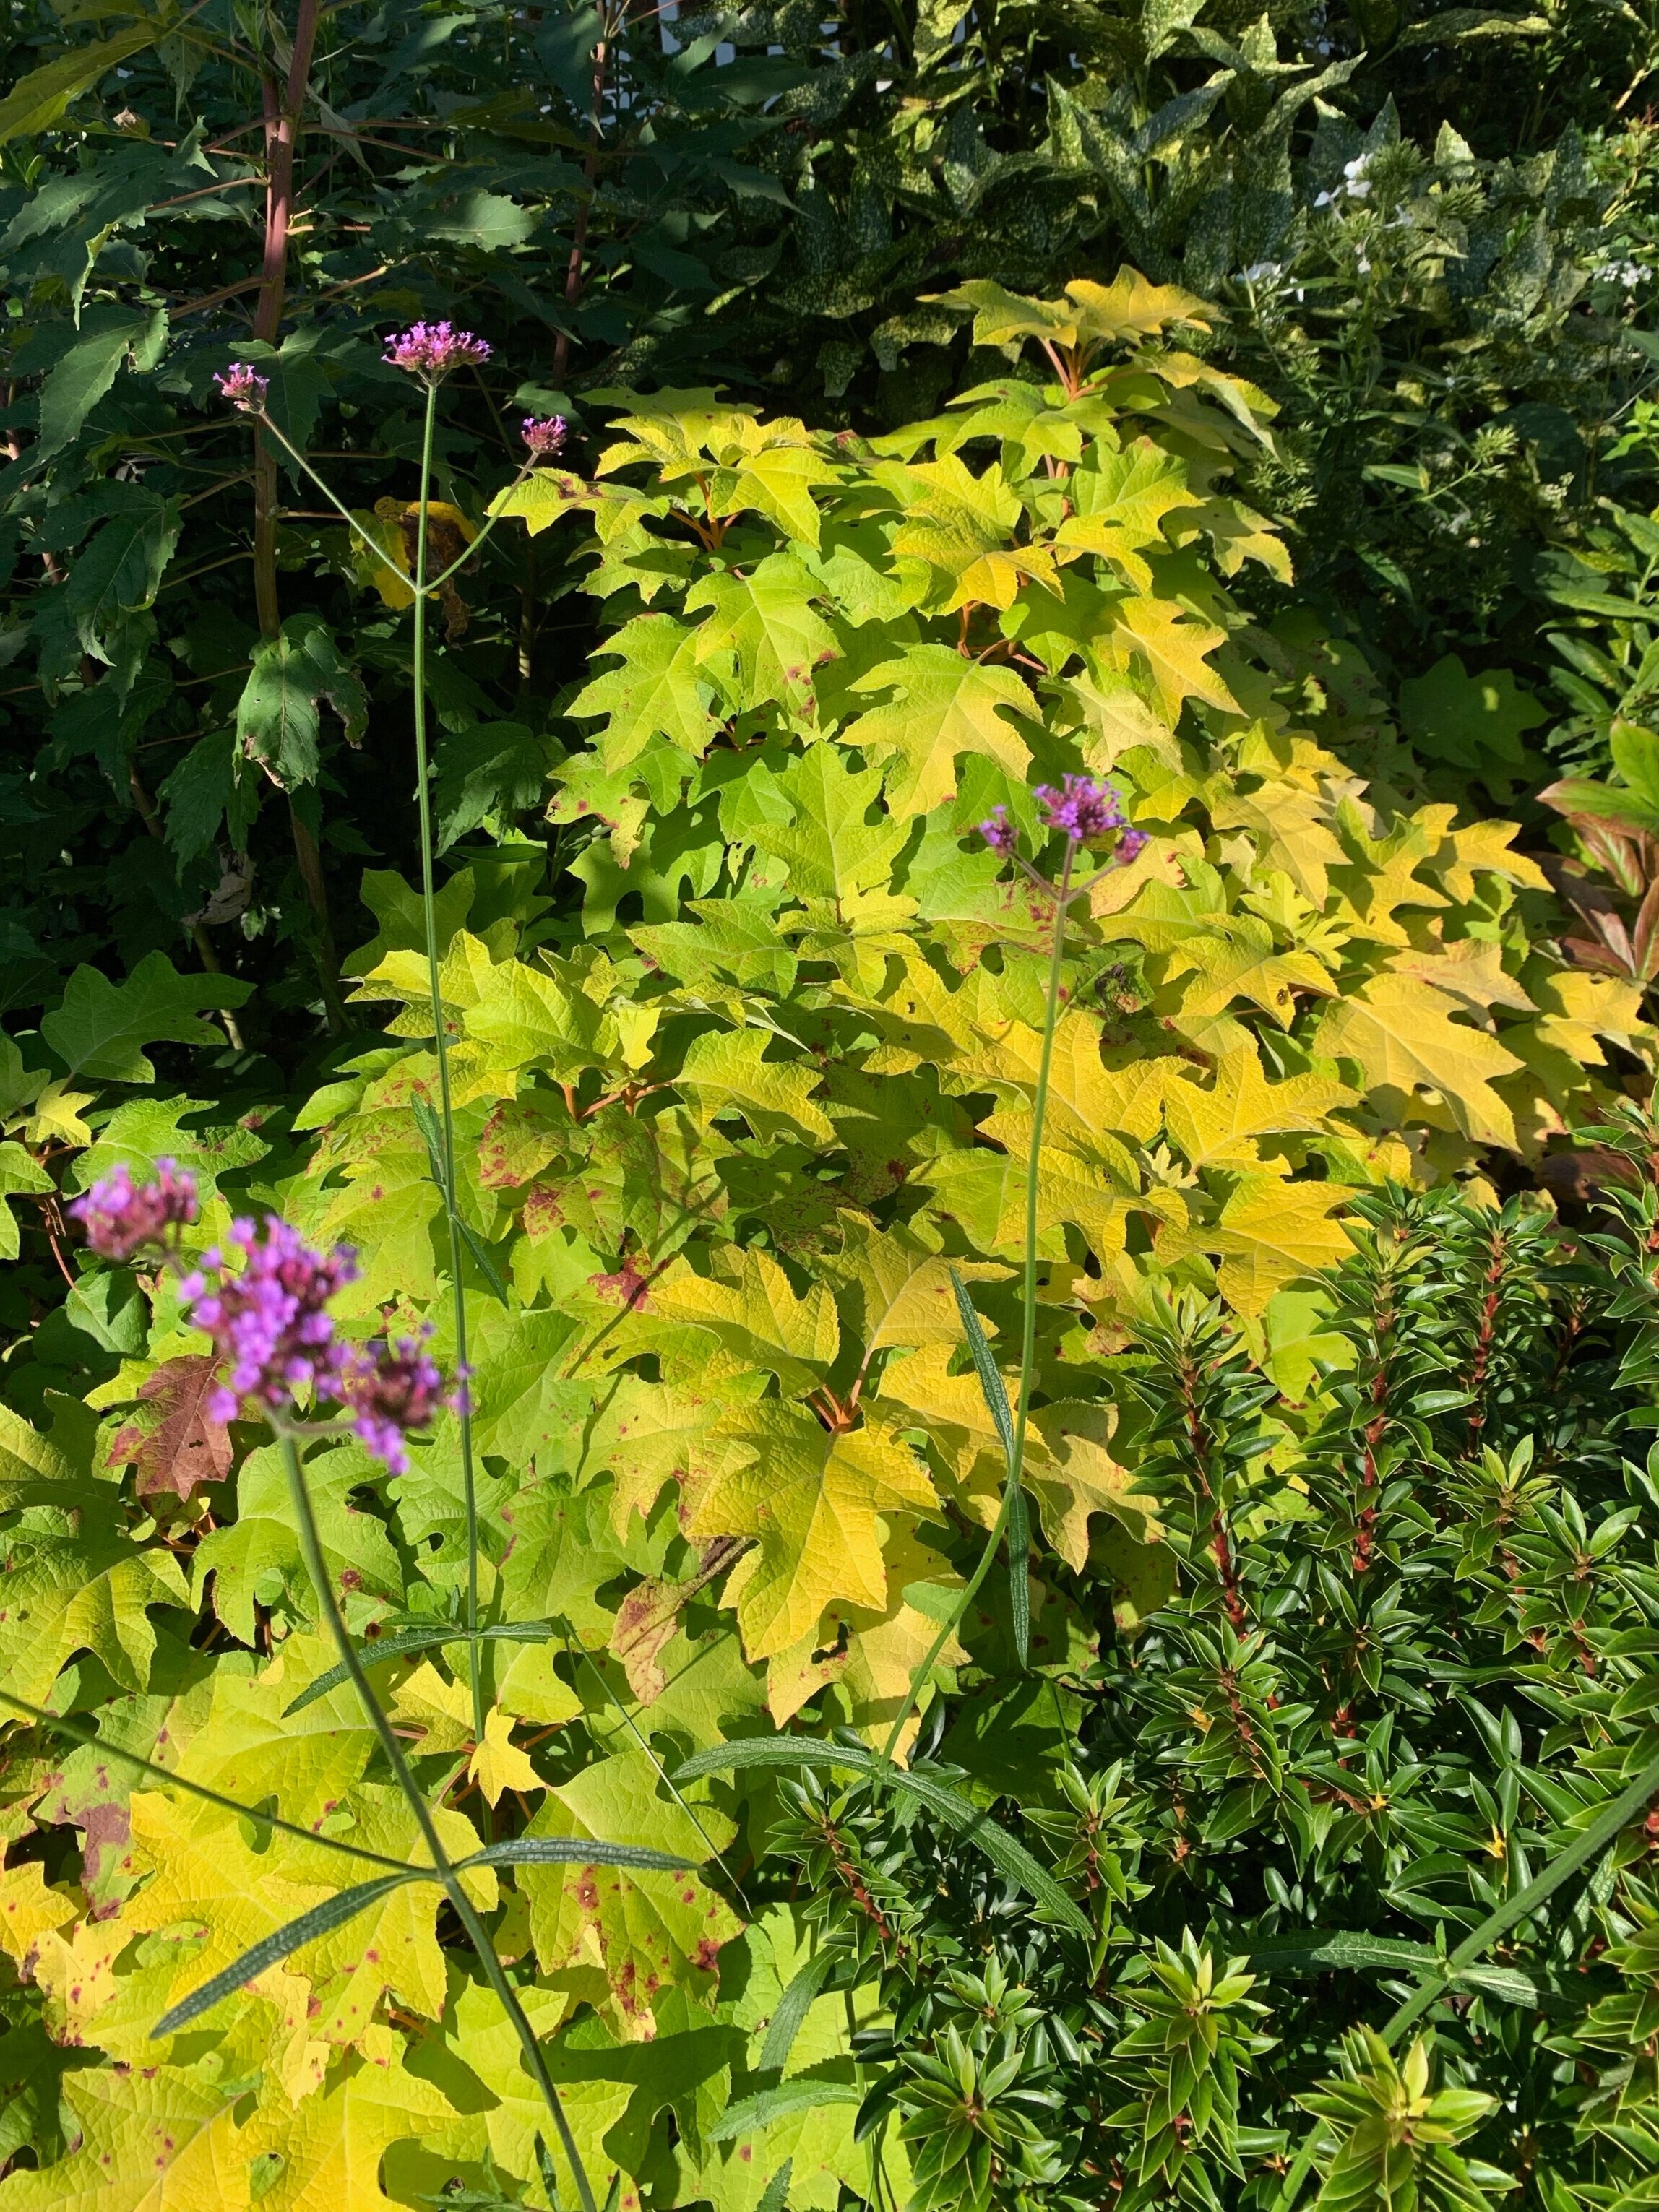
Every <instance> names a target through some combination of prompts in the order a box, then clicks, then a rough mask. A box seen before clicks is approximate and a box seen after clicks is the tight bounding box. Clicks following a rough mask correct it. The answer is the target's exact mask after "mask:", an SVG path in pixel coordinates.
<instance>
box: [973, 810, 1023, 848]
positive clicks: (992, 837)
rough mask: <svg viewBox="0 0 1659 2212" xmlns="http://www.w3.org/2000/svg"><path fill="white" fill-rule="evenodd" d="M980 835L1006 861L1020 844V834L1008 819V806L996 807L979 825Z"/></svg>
mask: <svg viewBox="0 0 1659 2212" xmlns="http://www.w3.org/2000/svg"><path fill="white" fill-rule="evenodd" d="M979 834H980V836H981V837H983V838H984V840H985V842H986V843H987V845H988V846H989V847H990V848H991V850H992V851H993V852H994V853H1000V854H1001V855H1002V857H1003V858H1004V860H1006V859H1007V857H1008V855H1009V854H1011V853H1012V851H1013V849H1014V848H1015V846H1016V845H1017V844H1018V842H1019V832H1018V829H1015V827H1014V825H1013V823H1012V822H1011V821H1010V820H1009V819H1008V810H1007V808H1006V806H994V807H993V808H992V809H991V811H990V813H989V815H988V816H987V817H986V819H985V820H984V821H983V822H981V823H980V825H979Z"/></svg>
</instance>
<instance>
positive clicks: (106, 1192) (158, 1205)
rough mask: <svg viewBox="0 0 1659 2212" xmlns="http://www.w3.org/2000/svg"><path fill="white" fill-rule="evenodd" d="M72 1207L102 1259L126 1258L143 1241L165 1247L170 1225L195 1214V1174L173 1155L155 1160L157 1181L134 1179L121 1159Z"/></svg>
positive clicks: (184, 1221) (172, 1227)
mask: <svg viewBox="0 0 1659 2212" xmlns="http://www.w3.org/2000/svg"><path fill="white" fill-rule="evenodd" d="M70 1213H71V1214H72V1215H73V1216H74V1218H76V1220H77V1221H78V1222H79V1223H80V1225H81V1226H82V1229H83V1230H84V1231H85V1232H86V1239H87V1243H88V1244H89V1245H90V1246H91V1248H92V1249H93V1250H94V1252H96V1253H97V1254H98V1255H99V1257H100V1259H103V1260H130V1259H131V1257H132V1255H133V1254H134V1253H135V1252H138V1251H142V1250H143V1248H144V1247H145V1246H146V1245H151V1246H154V1247H155V1248H156V1249H162V1248H164V1247H165V1246H166V1244H167V1242H168V1237H167V1231H169V1230H173V1231H177V1230H179V1229H180V1228H184V1227H185V1226H187V1225H189V1224H190V1223H191V1222H192V1221H194V1220H195V1218H196V1178H195V1177H194V1176H191V1175H186V1174H185V1171H184V1170H183V1169H181V1168H180V1167H179V1165H178V1164H177V1162H176V1161H173V1160H157V1162H156V1163H155V1182H143V1183H135V1182H133V1180H132V1177H131V1175H130V1174H129V1173H128V1172H127V1167H126V1163H125V1161H123V1162H122V1164H120V1166H119V1167H118V1168H114V1169H112V1170H111V1171H110V1173H109V1174H108V1175H106V1176H104V1177H103V1178H102V1179H101V1180H100V1182H95V1183H94V1185H93V1187H92V1188H91V1189H90V1190H89V1191H88V1193H87V1194H86V1196H85V1197H84V1198H79V1199H76V1201H75V1203H74V1205H73V1206H70ZM173 1241H175V1242H176V1237H175V1239H174V1240H173Z"/></svg>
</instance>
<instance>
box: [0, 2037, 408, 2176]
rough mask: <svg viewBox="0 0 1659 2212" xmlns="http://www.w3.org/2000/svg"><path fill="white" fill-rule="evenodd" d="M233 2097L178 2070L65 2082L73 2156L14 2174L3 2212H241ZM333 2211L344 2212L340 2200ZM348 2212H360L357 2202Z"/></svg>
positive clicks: (225, 2087)
mask: <svg viewBox="0 0 1659 2212" xmlns="http://www.w3.org/2000/svg"><path fill="white" fill-rule="evenodd" d="M382 2033H389V2031H387V2030H382ZM63 2093H64V2100H65V2101H66V2102H67V2103H68V2105H69V2107H70V2111H71V2112H73V2114H74V2116H75V2125H76V2130H77V2133H78V2136H79V2140H78V2142H77V2143H76V2148H75V2149H74V2150H73V2151H72V2152H71V2153H70V2155H69V2157H68V2158H67V2159H64V2160H60V2161H59V2162H58V2164H56V2165H53V2166H39V2167H32V2168H23V2169H21V2170H15V2171H14V2172H11V2173H10V2174H9V2175H8V2177H7V2179H5V2181H4V2182H3V2183H0V2204H3V2205H4V2206H5V2208H6V2212H209V2208H210V2212H248V2203H249V2163H248V2161H249V2155H250V2153H249V2145H248V2142H247V2140H246V2134H245V2132H244V2130H240V2129H239V2128H238V2127H237V2125H236V2124H235V2119H234V2112H235V2108H236V2103H237V2100H238V2098H239V2097H240V2094H241V2093H242V2084H241V2083H240V2081H235V2080H234V2079H232V2080H229V2081H216V2080H214V2079H213V2078H211V2076H210V2075H208V2074H207V2073H206V2072H205V2071H203V2072H197V2070H196V2069H193V2068H191V2067H185V2066H155V2065H149V2066H134V2067H123V2068H120V2069H117V2068H114V2067H111V2066H100V2067H89V2068H86V2069H81V2070H77V2071H76V2072H73V2073H70V2074H66V2075H64V2086H63ZM261 2201H262V2203H267V2204H268V2203H270V2199H269V2198H268V2197H267V2198H264V2199H262V2200H261ZM385 2202H386V2200H385V2199H384V2198H382V2199H380V2203H381V2204H384V2203H385ZM332 2212H346V2207H345V2204H344V2202H343V2200H342V2199H337V2200H336V2201H335V2203H334V2206H333V2208H332ZM353 2212H365V2204H364V2202H363V2201H362V2200H360V2201H359V2203H358V2205H357V2206H356V2207H355V2208H353ZM375 2212H378V2208H375Z"/></svg>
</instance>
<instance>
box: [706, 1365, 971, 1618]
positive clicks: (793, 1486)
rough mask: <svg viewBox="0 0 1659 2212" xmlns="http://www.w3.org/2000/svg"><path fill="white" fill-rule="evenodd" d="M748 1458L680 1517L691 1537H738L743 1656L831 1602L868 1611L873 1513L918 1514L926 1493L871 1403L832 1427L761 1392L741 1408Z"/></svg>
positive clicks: (735, 1591)
mask: <svg viewBox="0 0 1659 2212" xmlns="http://www.w3.org/2000/svg"><path fill="white" fill-rule="evenodd" d="M741 1433H742V1435H743V1438H744V1442H745V1443H749V1444H750V1445H752V1446H753V1447H754V1449H755V1452H756V1455H757V1456H756V1459H755V1462H753V1464H751V1465H750V1466H748V1467H745V1468H739V1469H737V1470H735V1471H733V1472H730V1473H723V1474H719V1475H716V1476H715V1477H714V1479H713V1480H711V1481H710V1482H709V1483H708V1486H707V1487H706V1488H705V1490H704V1491H703V1493H702V1496H701V1498H699V1499H698V1500H697V1503H696V1510H695V1512H694V1513H693V1514H692V1515H691V1516H690V1517H689V1522H688V1533H689V1534H692V1535H695V1536H747V1537H751V1538H752V1539H753V1540H754V1548H753V1549H752V1550H751V1551H749V1552H746V1553H744V1556H743V1558H742V1559H739V1560H738V1564H737V1565H736V1566H735V1567H734V1568H733V1570H732V1574H731V1576H730V1577H729V1578H728V1580H727V1583H726V1603H727V1604H728V1605H735V1606H736V1607H737V1611H738V1624H739V1626H741V1628H742V1631H743V1640H744V1650H745V1652H746V1653H747V1654H748V1656H749V1657H750V1659H766V1658H769V1657H770V1656H771V1655H772V1654H773V1653H774V1652H775V1651H783V1650H787V1649H788V1647H789V1646H790V1645H791V1644H797V1643H799V1640H800V1638H802V1637H803V1636H805V1635H806V1634H807V1633H808V1632H810V1631H811V1629H812V1628H813V1627H815V1626H816V1625H817V1621H818V1620H819V1618H820V1616H821V1615H822V1614H823V1610H824V1608H825V1607H826V1606H828V1605H829V1603H830V1602H831V1601H832V1600H834V1599H836V1598H848V1599H851V1600H852V1601H854V1603H856V1604H859V1605H863V1606H869V1607H874V1608H875V1609H876V1610H878V1611H879V1610H881V1609H883V1608H884V1607H885V1604H886V1601H887V1571H886V1568H885V1566H884V1564H883V1560H882V1539H881V1522H880V1518H879V1516H881V1515H883V1514H890V1513H905V1512H909V1513H923V1512H926V1511H927V1510H928V1508H929V1507H930V1506H933V1504H935V1503H936V1500H935V1498H934V1495H933V1485H932V1483H931V1482H930V1481H929V1480H928V1479H927V1470H926V1469H925V1468H924V1467H923V1466H922V1464H921V1461H920V1460H919V1459H918V1458H917V1457H916V1455H915V1452H913V1451H912V1450H911V1449H910V1448H909V1446H908V1444H906V1443H902V1442H901V1441H900V1440H899V1437H898V1436H897V1434H896V1431H894V1430H893V1429H892V1428H891V1427H890V1425H889V1423H888V1421H887V1419H885V1418H884V1415H883V1413H882V1412H881V1411H880V1410H878V1407H872V1408H870V1409H869V1410H868V1411H867V1412H866V1418H865V1421H864V1425H862V1426H861V1427H860V1428H856V1429H851V1430H848V1431H842V1433H840V1434H832V1433H831V1432H830V1431H828V1430H827V1429H825V1428H823V1426H822V1425H820V1424H819V1423H818V1422H817V1421H816V1420H814V1419H813V1418H812V1416H811V1414H810V1413H807V1412H806V1411H805V1408H804V1407H798V1406H791V1405H785V1404H781V1403H779V1402H778V1401H774V1400H767V1401H763V1403H762V1404H760V1405H757V1406H755V1407H750V1409H749V1410H748V1411H747V1412H746V1413H744V1415H743V1416H742V1431H741Z"/></svg>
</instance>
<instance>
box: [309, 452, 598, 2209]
mask: <svg viewBox="0 0 1659 2212" xmlns="http://www.w3.org/2000/svg"><path fill="white" fill-rule="evenodd" d="M429 421H430V414H429V411H428V422H429ZM282 1445H283V1465H284V1467H285V1468H286V1469H287V1471H288V1486H289V1498H290V1500H291V1502H292V1504H293V1507H294V1521H295V1528H296V1530H297V1532H298V1534H299V1538H300V1553H301V1557H302V1558H303V1559H304V1560H305V1564H306V1572H307V1574H308V1575H309V1576H310V1577H311V1583H312V1587H313V1589H314V1590H315V1591H316V1593H317V1602H318V1605H319V1607H321V1609H322V1614H323V1618H324V1620H325V1621H326V1623H327V1625H328V1632H329V1634H330V1636H331V1638H333V1641H334V1648H335V1650H337V1652H338V1653H339V1655H340V1663H341V1665H342V1666H343V1668H345V1671H346V1673H347V1674H348V1675H349V1677H350V1680H351V1686H352V1687H353V1689H354V1690H356V1692H357V1700H358V1703H359V1704H360V1705H362V1709H363V1717H364V1718H365V1719H366V1720H367V1721H368V1724H369V1726H370V1727H371V1728H372V1729H374V1733H375V1735H377V1736H378V1737H379V1739H380V1748H381V1750H382V1751H384V1752H385V1753H386V1759H387V1760H388V1762H389V1764H390V1765H391V1768H392V1773H393V1775H394V1776H395V1778H396V1779H397V1783H398V1788H399V1789H400V1790H402V1792H403V1794H404V1798H405V1799H406V1801H407V1802H408V1805H409V1808H410V1812H411V1813H413V1814H414V1815H415V1821H416V1826H417V1827H418V1828H419V1830H420V1832H421V1840H422V1843H423V1844H425V1845H426V1848H427V1850H428V1853H429V1854H430V1856H431V1860H432V1864H433V1867H434V1869H435V1871H436V1873H437V1875H438V1878H439V1880H440V1881H441V1882H442V1884H443V1887H444V1894H445V1895H446V1896H447V1898H448V1899H449V1902H450V1905H451V1906H452V1907H453V1911H454V1914H455V1917H456V1918H457V1919H458V1920H459V1922H460V1923H461V1927H462V1929H464V1930H465V1935H466V1939H467V1941H468V1942H469V1943H471V1946H472V1948H473V1950H474V1951H475V1952H476V1953H477V1959H478V1964H479V1965H480V1966H482V1967H483V1972H484V1978H485V1980H486V1981H487V1982H488V1983H489V1986H490V1988H491V1989H492V1990H494V1991H495V1996H496V1998H497V2000H498V2001H499V2002H500V2004H501V2009H502V2011H503V2012H505V2014H506V2015H507V2019H508V2020H509V2021H511V2022H512V2024H513V2033H514V2034H515V2035H516V2036H517V2037H518V2039H519V2042H520V2046H521V2047H522V2049H523V2051H524V2055H525V2058H526V2063H528V2065H529V2068H530V2071H531V2074H532V2077H533V2078H534V2080H535V2083H536V2086H537V2087H538V2089H539V2090H540V2091H541V2093H542V2096H543V2098H544V2100H545V2102H546V2105H547V2109H548V2112H549V2113H550V2115H551V2118H552V2121H553V2124H554V2126H555V2128H556V2130H557V2131H558V2136H559V2141H560V2142H562V2144H563V2146H564V2154H565V2157H566V2158H567V2159H568V2161H569V2164H570V2172H571V2175H572V2177H573V2179H574V2181H575V2184H576V2194H577V2195H578V2197H580V2199H581V2207H582V2212H598V2207H597V2205H596V2204H595V2203H594V2198H593V2191H592V2185H591V2184H590V2183H589V2181H588V2179H587V2170H586V2167H585V2166H583V2164H582V2158H581V2153H580V2151H579V2150H578V2149H577V2148H576V2139H575V2137H574V2135H573V2134H572V2133H571V2131H570V2123H569V2121H568V2119H567V2118H566V2117H565V2110H564V2105H563V2102H562V2100H561V2098H560V2095H559V2092H558V2088H557V2086H556V2083H555V2081H554V2080H553V2076H552V2075H551V2074H550V2071H549V2070H548V2064H547V2057H546V2053H545V2052H544V2051H543V2049H542V2046H541V2045H540V2043H539V2042H538V2039H537V2036H536V2031H535V2029H534V2027H532V2025H531V2022H530V2018H529V2015H527V2014H526V2011H525V2008H524V2007H523V2005H522V2004H521V2003H520V2002H519V1993H518V1991H517V1990H515V1989H514V1988H513V1984H512V1983H511V1982H510V1981H508V1979H507V1973H506V1970H505V1969H504V1967H503V1966H502V1965H501V1960H500V1959H499V1958H497V1956H496V1955H495V1944H494V1942H492V1941H491V1940H490V1935H489V1929H487V1928H486V1927H485V1926H484V1924H483V1921H482V1920H481V1919H480V1918H479V1917H478V1914H477V1908H476V1907H475V1906H474V1905H473V1903H472V1900H471V1898H470V1897H469V1896H468V1895H467V1893H466V1890H465V1886H464V1885H463V1883H462V1881H461V1878H460V1876H459V1875H458V1874H457V1873H456V1871H455V1869H454V1867H453V1864H452V1863H451V1861H450V1857H449V1854H448V1853H447V1851H446V1850H445V1849H444V1847H443V1843H442V1840H441V1838H440V1836H439V1834H438V1826H437V1823H436V1821H435V1820H434V1819H433V1817H432V1808H431V1807H430V1806H429V1805H428V1803H427V1802H426V1798H425V1796H424V1795H423V1794H422V1790H421V1785H420V1784H419V1783H418V1782H416V1779H415V1777H414V1774H413V1773H412V1772H411V1771H410V1764H409V1760H408V1759H407V1758H406V1757H405V1756H404V1747H403V1746H402V1744H401V1743H400V1742H399V1741H398V1735H397V1732H396V1730H395V1729H393V1728H392V1723H391V1722H390V1721H389V1720H388V1719H387V1718H386V1715H385V1713H384V1712H383V1711H381V1709H380V1700H379V1699H377V1698H376V1696H375V1694H374V1687H373V1686H372V1684H371V1683H370V1681H369V1679H368V1674H366V1673H365V1671H364V1668H363V1664H362V1660H361V1659H359V1657H358V1656H357V1648H356V1644H353V1642H352V1640H351V1637H350V1634H349V1632H348V1630H347V1628H346V1625H345V1621H344V1620H343V1617H342V1615H341V1613H340V1607H339V1604H338V1601H337V1599H336V1597H335V1595H334V1585H333V1583H331V1581H330V1579H329V1573H328V1566H327V1563H326V1562H325V1559H324V1557H323V1547H322V1540H321V1538H320V1537H319V1534H318V1531H317V1516H316V1514H315V1513H314V1511H313V1508H312V1503H311V1492H310V1489H309V1487H308V1486H307V1482H306V1477H305V1468H303V1466H302V1465H301V1460H300V1447H299V1444H298V1442H297V1441H296V1439H295V1437H293V1436H292V1435H290V1434H289V1433H288V1432H287V1431H283V1436H282Z"/></svg>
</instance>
